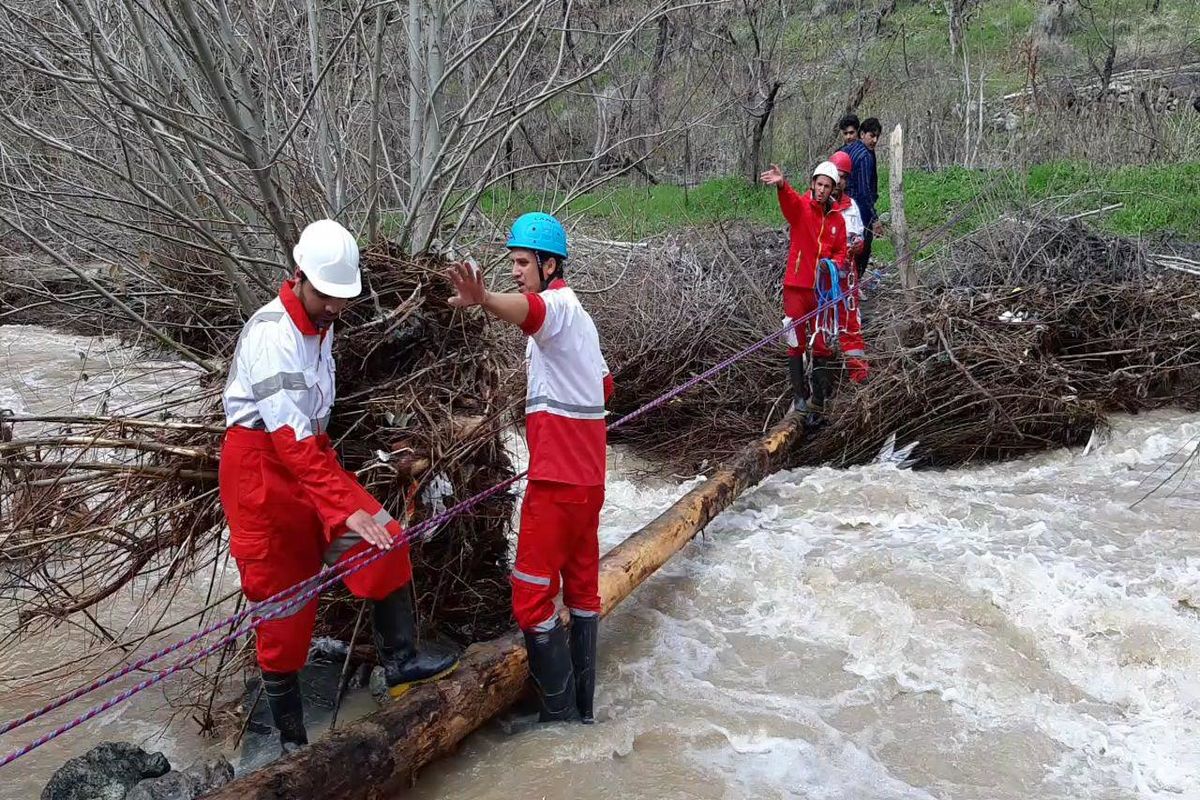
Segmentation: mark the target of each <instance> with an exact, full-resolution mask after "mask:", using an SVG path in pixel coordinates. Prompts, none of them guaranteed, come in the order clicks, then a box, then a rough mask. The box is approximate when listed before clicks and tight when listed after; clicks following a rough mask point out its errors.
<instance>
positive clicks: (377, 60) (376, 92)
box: [367, 6, 388, 242]
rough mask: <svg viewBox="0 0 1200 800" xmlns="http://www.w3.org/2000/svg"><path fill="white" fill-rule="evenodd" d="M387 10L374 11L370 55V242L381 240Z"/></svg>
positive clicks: (368, 229) (384, 8)
mask: <svg viewBox="0 0 1200 800" xmlns="http://www.w3.org/2000/svg"><path fill="white" fill-rule="evenodd" d="M387 18H388V7H387V6H380V7H379V8H378V9H376V10H375V41H374V43H373V46H372V54H371V143H370V146H369V148H368V153H367V186H368V187H369V191H370V195H369V199H368V201H367V241H369V242H374V241H375V240H376V239H378V238H379V187H380V183H381V181H380V179H379V149H380V147H382V145H383V141H382V139H383V129H382V127H381V126H380V122H381V120H382V116H383V103H382V102H381V99H382V95H383V78H384V75H383V52H384V46H383V45H384V35H385V34H386V33H387Z"/></svg>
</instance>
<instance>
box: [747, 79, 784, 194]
mask: <svg viewBox="0 0 1200 800" xmlns="http://www.w3.org/2000/svg"><path fill="white" fill-rule="evenodd" d="M781 88H783V82H782V81H775V82H774V83H773V84H771V89H770V91H768V92H767V97H766V99H765V100H764V101H763V107H762V111H760V112H759V113H758V114H756V115H755V116H757V117H758V121H757V122H755V123H754V129H753V130H752V131H751V134H750V158H749V164H747V167H748V168H749V174H748V176H747V177H749V179H750V182H751V183H756V182H757V181H758V175H759V173H760V172H762V169H763V158H762V144H763V136H765V135H766V131H767V125H768V124H769V123H770V122H771V113H772V112H773V111H774V110H775V98H776V97H778V96H779V90H780V89H781Z"/></svg>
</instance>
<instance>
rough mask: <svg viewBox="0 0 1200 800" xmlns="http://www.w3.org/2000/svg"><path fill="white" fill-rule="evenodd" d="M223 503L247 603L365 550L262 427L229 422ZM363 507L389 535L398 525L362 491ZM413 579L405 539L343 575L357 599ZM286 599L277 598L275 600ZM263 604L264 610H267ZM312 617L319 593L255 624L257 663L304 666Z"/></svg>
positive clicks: (378, 595)
mask: <svg viewBox="0 0 1200 800" xmlns="http://www.w3.org/2000/svg"><path fill="white" fill-rule="evenodd" d="M219 482H220V487H221V505H222V506H223V507H224V509H225V516H226V517H227V518H228V519H229V552H230V553H231V554H232V555H233V557H234V559H235V560H236V561H237V567H238V572H239V573H240V574H241V577H242V592H243V594H245V595H246V599H247V600H250V601H252V602H258V601H261V600H266V599H267V598H268V597H271V596H272V595H274V594H276V593H277V592H280V591H282V590H284V589H287V588H288V587H290V586H294V585H295V584H297V583H300V582H302V581H306V580H308V579H309V578H312V577H314V576H315V575H317V574H318V573H319V572H320V571H321V566H322V564H323V563H324V564H330V565H332V564H335V563H337V562H338V561H343V560H345V559H348V558H351V557H353V556H355V555H357V554H358V553H360V552H362V551H363V550H365V549H368V548H370V545H368V544H367V543H366V542H364V541H362V540H361V539H359V538H358V536H357V535H356V534H353V533H350V532H349V531H347V530H346V528H345V526H344V525H343V526H340V528H339V529H337V530H327V529H326V527H325V526H324V525H323V524H322V522H321V518H320V517H319V516H318V515H317V512H316V509H315V508H314V507H313V506H312V504H311V502H310V501H309V500H308V499H307V497H305V495H304V492H303V490H302V489H301V488H300V486H299V485H298V484H297V482H296V479H295V478H293V477H292V475H291V473H290V472H288V470H287V468H286V467H285V466H284V464H283V462H282V461H280V460H279V457H278V455H276V452H275V449H274V447H272V445H271V440H270V438H269V437H268V435H267V433H266V432H265V431H259V430H249V429H247V428H238V427H234V428H230V429H229V430H228V431H227V432H226V434H225V442H224V444H223V445H222V447H221V464H220V472H219ZM359 489H360V490H361V492H362V498H361V500H362V503H361V508H362V509H364V510H365V511H367V512H368V513H371V514H374V515H375V518H376V520H378V521H380V522H382V523H383V524H384V525H386V527H387V529H388V531H390V532H391V533H392V534H393V535H397V534H399V533H400V523H399V522H396V521H395V520H393V519H392V518H391V515H389V514H388V513H387V512H386V511H384V510H383V507H382V506H381V505H380V504H379V502H378V501H377V500H375V498H373V497H372V496H371V494H370V493H369V492H367V490H366V489H362V487H359ZM411 579H412V564H411V563H410V562H409V559H408V545H406V544H403V545H397V546H396V547H395V548H393V549H392V550H391V551H389V552H388V554H387V555H385V556H383V557H382V558H380V559H379V560H377V561H374V562H372V563H371V564H370V565H368V566H367V567H364V568H363V569H361V570H359V571H358V572H356V573H354V574H353V575H350V576H347V577H346V578H345V579H344V583H345V584H346V587H347V588H349V589H350V591H351V592H353V593H354V595H355V596H357V597H364V598H368V599H371V600H382V599H383V598H385V597H387V596H388V595H389V594H391V593H392V592H394V591H396V590H397V589H399V588H401V587H403V586H404V585H405V584H407V583H408V582H409V580H411ZM283 602H286V599H285V600H284V601H281V605H282V603H283ZM272 608H273V607H272V606H268V607H266V609H264V610H271V609H272ZM316 617H317V599H316V598H315V597H313V598H312V599H310V600H309V601H308V602H307V603H303V604H301V605H297V606H293V607H291V608H289V609H288V610H287V611H285V612H283V614H282V615H280V616H277V617H272V618H271V619H269V620H266V621H265V622H263V623H262V624H260V625H259V626H258V630H257V641H256V648H257V654H258V664H259V666H260V667H262V668H263V669H264V670H267V671H269V672H295V671H297V670H299V669H300V668H301V667H303V666H304V662H305V661H306V660H307V658H308V648H309V644H310V642H311V639H312V629H313V622H314V621H315V620H316Z"/></svg>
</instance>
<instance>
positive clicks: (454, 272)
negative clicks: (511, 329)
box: [446, 263, 529, 327]
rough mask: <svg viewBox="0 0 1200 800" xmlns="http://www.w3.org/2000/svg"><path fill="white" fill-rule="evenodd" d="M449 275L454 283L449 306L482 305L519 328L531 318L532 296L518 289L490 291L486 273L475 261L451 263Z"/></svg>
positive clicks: (468, 306)
mask: <svg viewBox="0 0 1200 800" xmlns="http://www.w3.org/2000/svg"><path fill="white" fill-rule="evenodd" d="M446 277H448V278H449V279H450V283H451V284H452V285H453V286H454V296H453V297H451V298H450V300H449V303H450V305H452V306H454V307H455V308H470V307H471V306H481V307H482V308H483V309H484V310H485V311H487V312H488V313H489V314H491V315H492V316H494V317H496V318H498V319H502V320H504V321H505V322H509V323H512V324H513V325H517V326H519V327H523V326H524V325H525V320H526V319H527V318H528V317H529V298H528V297H526V296H525V295H523V294H520V293H518V292H490V291H488V290H487V288H486V287H485V286H484V285H483V273H482V272H481V271H480V270H479V268H478V267H476V266H474V265H473V264H466V263H459V264H451V265H450V269H449V270H447V271H446Z"/></svg>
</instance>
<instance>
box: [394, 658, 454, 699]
mask: <svg viewBox="0 0 1200 800" xmlns="http://www.w3.org/2000/svg"><path fill="white" fill-rule="evenodd" d="M456 669H458V662H457V661H455V662H454V663H453V664H451V665H450V666H448V667H446V668H445V669H444V670H442V671H441V672H439V673H438V674H436V675H430V676H429V677H428V678H421V679H420V680H418V681H409V682H408V683H397V684H396V685H395V686H389V687H388V696H389V697H391V698H392V699H393V700H394V699H396V698H398V697H403V696H404V695H406V694H408V690H409V689H411V688H412V687H414V686H420V685H421V684H423V683H433V682H434V681H440V680H441V679H442V678H444V677H446V676H447V675H449V674H450V673H451V672H454V670H456Z"/></svg>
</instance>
